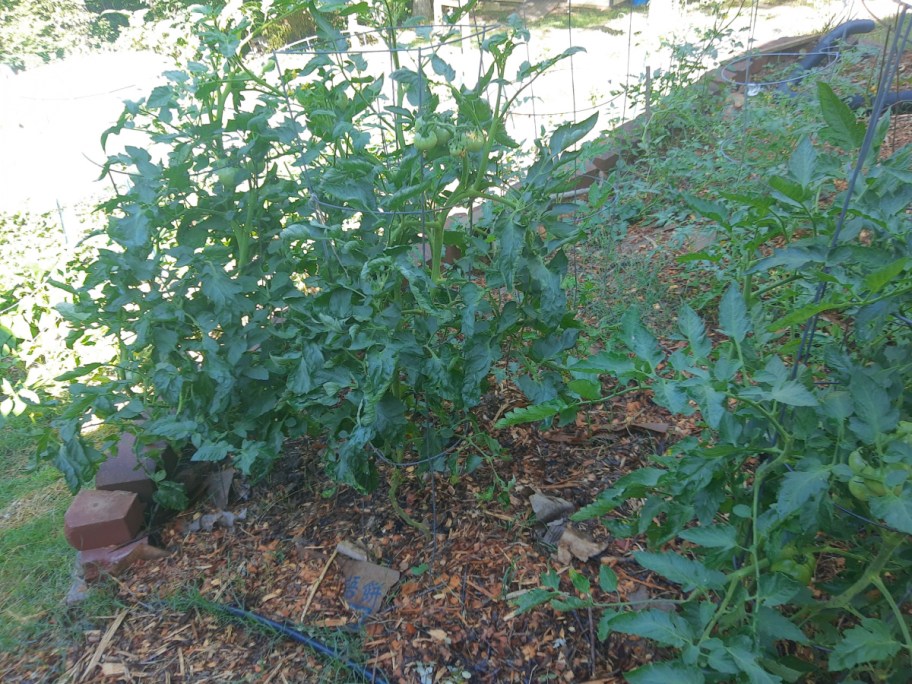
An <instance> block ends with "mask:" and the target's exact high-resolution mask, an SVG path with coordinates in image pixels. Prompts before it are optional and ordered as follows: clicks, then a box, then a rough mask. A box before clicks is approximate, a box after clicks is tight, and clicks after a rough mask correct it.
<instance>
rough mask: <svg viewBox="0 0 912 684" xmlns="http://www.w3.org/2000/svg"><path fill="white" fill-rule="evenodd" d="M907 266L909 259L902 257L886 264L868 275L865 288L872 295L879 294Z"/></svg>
mask: <svg viewBox="0 0 912 684" xmlns="http://www.w3.org/2000/svg"><path fill="white" fill-rule="evenodd" d="M908 265H909V257H903V258H902V259H897V260H896V261H894V262H892V263H890V264H887V265H886V266H884V267H883V268H879V269H877V270H876V271H874V272H873V273H869V274H868V275H867V276H866V277H865V287H867V288H868V290H870V291H871V293H872V294H876V293H878V292H880V291H881V290H882V289H884V287H886V286H887V285H889V284H890V283H891V282H892V281H893V280H894V279H895V278H896V276H898V275H899V274H900V273H902V272H903V271H905V270H906V267H907V266H908Z"/></svg>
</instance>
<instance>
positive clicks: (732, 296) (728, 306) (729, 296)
mask: <svg viewBox="0 0 912 684" xmlns="http://www.w3.org/2000/svg"><path fill="white" fill-rule="evenodd" d="M719 326H720V330H721V331H722V332H723V333H725V334H726V335H728V336H729V337H730V338H732V339H733V340H735V341H736V342H741V341H742V340H743V339H744V338H745V337H746V336H747V333H748V332H750V319H749V318H748V316H747V306H745V304H744V297H742V296H741V290H740V289H739V288H738V286H737V285H734V284H732V285H730V286H729V288H728V289H727V290H726V291H725V294H724V295H723V296H722V301H721V302H719Z"/></svg>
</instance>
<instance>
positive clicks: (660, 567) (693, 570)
mask: <svg viewBox="0 0 912 684" xmlns="http://www.w3.org/2000/svg"><path fill="white" fill-rule="evenodd" d="M633 555H634V558H635V559H636V561H637V563H639V564H640V565H642V566H643V567H644V568H646V569H647V570H652V571H653V572H655V573H658V574H659V575H661V576H662V577H664V578H665V579H667V580H668V581H670V582H674V583H675V584H680V585H681V586H682V587H683V588H684V591H691V590H692V589H718V588H719V587H721V586H723V585H724V584H725V575H724V574H723V573H721V572H719V571H718V570H711V569H710V568H707V567H706V566H705V565H703V564H702V563H700V562H699V561H695V560H690V559H689V558H684V557H683V556H679V555H677V554H676V553H653V552H651V551H639V552H636V553H634V554H633Z"/></svg>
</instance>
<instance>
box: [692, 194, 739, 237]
mask: <svg viewBox="0 0 912 684" xmlns="http://www.w3.org/2000/svg"><path fill="white" fill-rule="evenodd" d="M684 201H685V202H686V203H687V206H688V207H690V208H691V209H693V210H694V211H695V212H696V213H698V214H700V216H703V217H705V218H708V219H710V220H712V221H715V222H716V223H718V224H719V225H721V226H724V227H725V228H730V227H731V219H730V218H729V215H728V209H726V208H725V205H724V204H720V203H719V202H713V201H710V200H707V199H703V198H702V197H697V196H696V195H691V194H690V193H685V194H684Z"/></svg>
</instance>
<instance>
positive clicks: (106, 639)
mask: <svg viewBox="0 0 912 684" xmlns="http://www.w3.org/2000/svg"><path fill="white" fill-rule="evenodd" d="M127 611H128V609H127V608H124V609H123V610H122V611H120V612H119V613H118V614H117V617H115V618H114V622H112V623H111V626H110V627H108V631H106V632H105V633H104V636H103V637H101V641H99V642H98V648H96V649H95V655H93V656H92V659H91V660H90V661H89V664H88V665H87V666H86V669H85V671H84V672H83V673H82V678H81V679H80V681H85V679H86V677H88V676H89V675H90V674H92V671H93V670H94V669H95V668H96V667H98V663H99V662H101V656H103V655H104V652H105V649H106V648H107V647H108V645H109V644H110V643H111V640H112V639H113V638H114V633H115V632H116V631H117V630H118V628H119V627H120V625H121V623H122V622H123V621H124V618H125V617H127Z"/></svg>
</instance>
